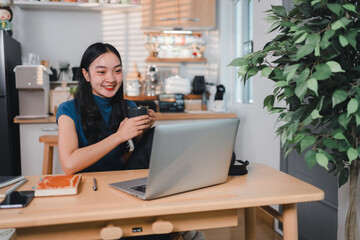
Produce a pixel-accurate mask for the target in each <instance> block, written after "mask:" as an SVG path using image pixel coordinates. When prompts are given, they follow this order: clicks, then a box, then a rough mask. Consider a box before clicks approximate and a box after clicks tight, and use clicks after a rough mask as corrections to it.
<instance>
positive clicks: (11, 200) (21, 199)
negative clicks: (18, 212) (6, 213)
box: [0, 191, 34, 208]
mask: <svg viewBox="0 0 360 240" xmlns="http://www.w3.org/2000/svg"><path fill="white" fill-rule="evenodd" d="M33 198H34V191H14V192H12V193H10V194H8V195H6V197H5V199H4V200H3V201H2V202H1V203H0V208H22V207H26V206H27V205H28V204H29V203H30V202H31V200H32V199H33Z"/></svg>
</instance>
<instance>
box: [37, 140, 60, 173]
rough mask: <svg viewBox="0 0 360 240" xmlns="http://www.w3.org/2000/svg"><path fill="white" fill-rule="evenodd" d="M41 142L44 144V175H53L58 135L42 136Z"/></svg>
mask: <svg viewBox="0 0 360 240" xmlns="http://www.w3.org/2000/svg"><path fill="white" fill-rule="evenodd" d="M39 142H41V143H44V158H43V167H42V174H43V175H46V174H52V173H53V159H54V147H56V146H57V145H58V136H57V135H42V136H40V137H39Z"/></svg>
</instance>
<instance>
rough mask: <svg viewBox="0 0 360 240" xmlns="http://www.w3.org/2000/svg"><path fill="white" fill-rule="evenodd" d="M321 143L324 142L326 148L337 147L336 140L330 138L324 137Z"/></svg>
mask: <svg viewBox="0 0 360 240" xmlns="http://www.w3.org/2000/svg"><path fill="white" fill-rule="evenodd" d="M322 144H324V146H325V147H327V148H330V149H334V148H335V149H336V148H338V143H337V141H336V140H334V139H330V138H325V139H324V140H323V141H322Z"/></svg>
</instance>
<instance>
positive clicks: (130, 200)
mask: <svg viewBox="0 0 360 240" xmlns="http://www.w3.org/2000/svg"><path fill="white" fill-rule="evenodd" d="M248 170H249V173H248V174H247V175H245V176H239V177H229V178H228V181H227V182H226V183H224V184H220V185H216V186H212V187H208V188H203V189H199V190H195V191H190V192H186V193H182V194H177V195H173V196H169V197H165V198H160V199H157V200H151V201H143V200H140V199H137V198H135V197H133V196H131V195H128V194H125V193H122V192H121V191H119V190H116V189H114V188H112V187H110V186H108V184H109V183H112V182H117V181H122V180H128V179H133V178H137V177H143V176H146V175H147V170H134V171H123V172H98V173H85V174H82V175H83V179H82V182H81V184H80V189H79V190H80V191H79V194H78V195H76V196H61V197H37V198H35V199H34V200H33V201H32V202H31V203H30V205H29V206H27V207H26V208H19V209H1V210H0V228H17V233H16V234H17V238H18V239H66V238H68V239H99V238H100V232H101V230H102V229H105V230H103V231H105V232H106V230H109V229H110V227H111V224H113V225H114V226H119V227H121V230H122V233H123V234H122V236H135V235H143V234H152V233H153V232H154V225H155V227H156V224H158V223H160V224H161V223H162V222H159V220H163V221H165V223H166V221H168V222H171V223H172V225H173V231H185V230H191V229H196V230H201V229H209V228H217V227H228V226H236V225H237V209H240V208H245V215H246V216H245V224H246V231H245V232H246V233H245V234H246V238H247V239H256V235H255V228H254V225H255V224H256V223H255V216H254V215H255V211H254V210H255V208H256V207H257V206H265V205H276V204H281V205H283V209H284V212H283V223H284V224H283V226H284V229H283V232H284V239H285V240H290V239H291V240H294V239H295V240H296V239H297V235H298V234H297V210H296V203H300V202H310V201H318V200H322V199H323V198H324V192H323V191H322V190H320V189H318V188H316V187H314V186H312V185H310V184H307V183H305V182H303V181H300V180H298V179H296V178H294V177H292V176H289V175H287V174H285V173H283V172H280V171H278V170H275V169H273V168H270V167H267V166H265V165H262V164H250V165H249V166H248ZM94 176H95V177H96V178H97V180H98V188H99V189H98V191H93V189H92V178H93V177H94ZM39 178H40V177H39V176H32V177H28V180H29V181H28V182H27V183H26V184H24V185H23V186H22V187H21V188H20V190H29V189H31V188H32V186H34V185H35V184H36V182H37V181H38V180H39ZM154 222H155V224H153V223H154ZM106 226H109V228H106ZM140 229H142V232H138V233H133V230H140ZM155 229H156V228H155ZM110 230H111V229H110Z"/></svg>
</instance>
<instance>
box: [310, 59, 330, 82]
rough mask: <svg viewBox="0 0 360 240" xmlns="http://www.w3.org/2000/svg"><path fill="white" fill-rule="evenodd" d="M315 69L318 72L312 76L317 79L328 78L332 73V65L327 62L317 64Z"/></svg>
mask: <svg viewBox="0 0 360 240" xmlns="http://www.w3.org/2000/svg"><path fill="white" fill-rule="evenodd" d="M315 69H316V72H315V73H313V74H312V75H311V78H315V79H316V80H324V79H328V78H329V77H330V76H331V75H332V73H331V69H330V67H329V66H328V65H327V64H325V63H322V64H319V65H316V66H315Z"/></svg>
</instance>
